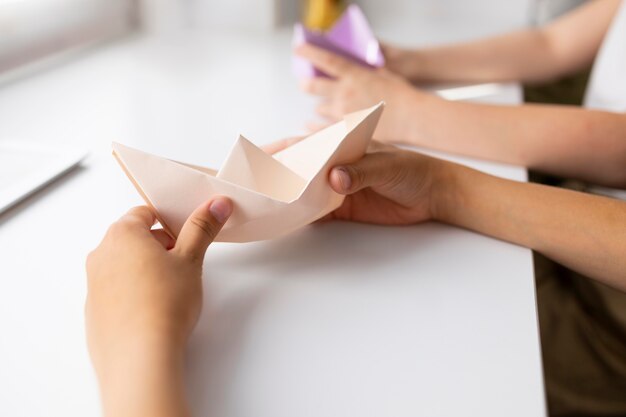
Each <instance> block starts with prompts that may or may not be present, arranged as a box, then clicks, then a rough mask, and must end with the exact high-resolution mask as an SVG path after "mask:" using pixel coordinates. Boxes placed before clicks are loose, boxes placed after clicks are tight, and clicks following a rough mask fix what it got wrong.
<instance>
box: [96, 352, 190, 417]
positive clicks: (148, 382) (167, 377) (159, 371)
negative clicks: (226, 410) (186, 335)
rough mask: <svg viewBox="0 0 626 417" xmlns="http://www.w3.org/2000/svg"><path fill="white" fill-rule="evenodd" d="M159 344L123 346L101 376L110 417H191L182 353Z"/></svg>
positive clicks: (107, 413) (105, 403)
mask: <svg viewBox="0 0 626 417" xmlns="http://www.w3.org/2000/svg"><path fill="white" fill-rule="evenodd" d="M164 346H166V344H164V343H161V342H158V343H152V342H149V343H147V344H146V343H144V342H143V341H140V342H138V343H134V342H132V343H128V342H126V341H122V342H121V343H120V349H119V353H115V352H113V353H112V355H113V356H114V357H109V358H106V366H104V367H102V369H103V371H102V373H101V375H99V379H100V387H101V394H102V403H103V409H104V415H105V416H106V417H135V416H153V417H161V416H162V417H188V416H189V415H190V413H189V409H188V406H187V402H186V398H185V393H184V383H183V360H182V359H183V358H182V353H180V352H177V351H174V350H172V349H169V348H166V347H164Z"/></svg>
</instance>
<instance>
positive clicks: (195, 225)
mask: <svg viewBox="0 0 626 417" xmlns="http://www.w3.org/2000/svg"><path fill="white" fill-rule="evenodd" d="M232 212H233V203H232V202H231V201H230V200H229V199H228V198H226V197H216V198H214V199H213V200H212V201H210V202H208V203H205V204H202V205H201V206H200V207H198V208H197V209H196V210H195V211H194V212H193V213H192V214H191V216H189V218H188V219H187V221H186V222H185V224H184V225H183V228H182V230H181V231H180V235H179V236H178V240H177V241H176V246H175V247H174V250H176V251H177V252H179V253H180V254H182V255H183V256H187V257H189V258H190V259H192V260H202V259H203V258H204V254H205V252H206V250H207V248H208V247H209V245H210V244H211V242H213V240H214V239H215V237H216V236H217V234H218V233H219V231H220V230H221V229H222V226H224V223H226V220H228V218H229V217H230V215H231V214H232Z"/></svg>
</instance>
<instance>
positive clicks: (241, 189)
mask: <svg viewBox="0 0 626 417" xmlns="http://www.w3.org/2000/svg"><path fill="white" fill-rule="evenodd" d="M383 106H384V104H383V103H379V104H378V105H376V106H374V107H372V108H369V109H366V110H362V111H358V112H355V113H351V114H348V115H346V116H345V117H344V119H343V121H340V122H338V123H335V124H334V125H331V126H329V127H327V128H326V129H324V130H321V131H319V132H317V133H314V134H313V135H311V136H308V137H307V138H305V139H304V140H302V141H300V142H298V143H296V144H295V145H292V146H291V147H289V148H287V149H284V150H282V151H281V152H279V153H277V154H275V155H273V156H272V155H268V154H266V153H265V152H263V151H262V150H261V149H259V148H258V147H256V146H255V145H253V144H252V143H251V142H249V141H248V140H247V139H245V138H244V137H243V136H239V139H238V140H237V142H236V143H235V145H234V146H233V148H232V149H231V151H230V154H229V155H228V158H227V159H226V161H225V163H224V165H223V166H222V168H221V169H220V170H219V171H214V170H212V169H208V168H203V167H199V166H194V165H190V164H185V163H182V162H176V161H172V160H169V159H165V158H161V157H159V156H155V155H150V154H148V153H145V152H142V151H139V150H136V149H132V148H129V147H127V146H124V145H121V144H119V143H115V142H114V143H113V155H114V156H115V157H116V159H117V160H118V162H119V163H120V165H121V167H122V169H123V170H124V172H125V173H126V174H127V175H128V178H129V179H130V180H131V182H132V183H133V184H134V185H135V187H136V188H137V191H138V192H139V194H141V196H142V197H143V199H144V200H145V201H146V203H147V204H148V205H150V206H152V207H153V208H154V209H155V211H156V212H157V218H158V219H159V222H160V223H161V225H162V226H163V228H164V229H165V230H166V231H167V232H168V233H169V234H170V235H172V236H174V237H176V236H178V233H179V232H180V230H181V228H182V226H183V223H184V222H185V220H186V219H187V218H188V217H189V215H190V214H191V213H192V212H193V211H194V210H195V209H196V208H197V207H198V206H199V205H200V204H202V203H203V202H206V201H208V200H209V199H210V198H212V197H213V196H216V195H224V196H227V197H229V198H231V199H232V200H233V203H234V211H233V214H232V216H231V218H230V219H229V220H228V222H227V223H226V225H225V226H224V228H223V229H222V231H221V232H220V234H219V235H218V236H217V239H216V240H217V241H221V242H251V241H256V240H266V239H272V238H275V237H278V236H281V235H284V234H287V233H289V232H291V231H294V230H296V229H298V228H300V227H303V226H305V225H307V224H309V223H311V222H313V221H315V220H317V219H319V218H320V217H323V216H325V215H326V214H328V213H330V212H331V211H333V210H335V209H336V208H337V207H339V206H340V205H341V203H342V202H343V199H344V196H342V195H340V194H337V193H335V192H334V191H333V190H332V189H331V188H330V185H329V184H328V175H329V171H330V169H331V168H332V167H333V166H336V165H340V164H346V163H350V162H354V161H356V160H358V159H359V158H361V157H362V156H363V155H364V154H365V151H366V149H367V147H368V145H369V142H370V139H371V137H372V134H373V133H374V129H375V128H376V125H377V123H378V120H379V118H380V115H381V113H382V110H383Z"/></svg>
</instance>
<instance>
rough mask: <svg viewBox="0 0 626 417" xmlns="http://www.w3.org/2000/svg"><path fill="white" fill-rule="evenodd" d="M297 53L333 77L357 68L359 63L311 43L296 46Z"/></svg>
mask: <svg viewBox="0 0 626 417" xmlns="http://www.w3.org/2000/svg"><path fill="white" fill-rule="evenodd" d="M296 54H297V55H299V56H301V57H303V58H305V59H307V60H309V61H311V63H312V64H313V66H315V67H316V68H318V69H320V70H322V71H324V72H325V73H326V74H328V75H330V76H332V77H340V76H343V75H345V74H346V73H347V72H349V71H352V70H353V69H354V68H357V65H356V64H354V63H352V62H350V61H348V60H347V59H346V58H343V57H341V56H339V55H337V54H334V53H332V52H328V51H326V50H324V49H321V48H318V47H316V46H313V45H310V44H304V45H301V46H299V47H298V48H296Z"/></svg>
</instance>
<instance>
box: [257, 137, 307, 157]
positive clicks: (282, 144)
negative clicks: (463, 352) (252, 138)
mask: <svg viewBox="0 0 626 417" xmlns="http://www.w3.org/2000/svg"><path fill="white" fill-rule="evenodd" d="M304 138H305V136H294V137H292V138H286V139H281V140H277V141H276V142H272V143H270V144H267V145H263V146H261V149H263V151H264V152H265V153H266V154H268V155H274V154H275V153H278V152H280V151H282V150H283V149H286V148H288V147H290V146H291V145H294V144H296V143H298V142H300V141H301V140H302V139H304Z"/></svg>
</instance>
